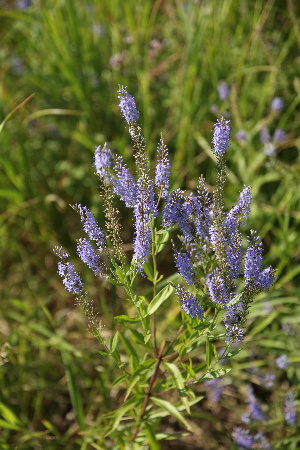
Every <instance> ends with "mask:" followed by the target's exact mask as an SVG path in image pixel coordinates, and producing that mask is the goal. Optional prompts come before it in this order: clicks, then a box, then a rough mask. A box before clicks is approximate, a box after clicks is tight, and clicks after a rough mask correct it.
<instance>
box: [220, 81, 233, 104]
mask: <svg viewBox="0 0 300 450" xmlns="http://www.w3.org/2000/svg"><path fill="white" fill-rule="evenodd" d="M218 93H219V98H220V100H225V99H226V98H227V97H228V95H229V94H230V89H229V86H228V84H227V83H226V81H220V83H219V84H218Z"/></svg>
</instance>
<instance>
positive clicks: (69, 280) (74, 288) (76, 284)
mask: <svg viewBox="0 0 300 450" xmlns="http://www.w3.org/2000/svg"><path fill="white" fill-rule="evenodd" d="M57 267H58V273H59V275H60V276H61V277H62V282H63V285H64V286H65V288H66V290H67V291H68V292H70V293H71V294H76V295H80V294H82V291H83V287H84V285H83V282H82V280H81V278H80V275H79V274H78V273H77V272H76V270H75V267H74V265H73V264H71V263H70V262H66V263H64V262H61V261H59V263H58V264H57Z"/></svg>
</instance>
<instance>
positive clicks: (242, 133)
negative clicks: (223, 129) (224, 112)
mask: <svg viewBox="0 0 300 450" xmlns="http://www.w3.org/2000/svg"><path fill="white" fill-rule="evenodd" d="M235 137H236V138H237V139H238V140H239V141H245V142H246V141H247V136H246V133H245V131H244V130H239V131H238V132H237V133H236V135H235Z"/></svg>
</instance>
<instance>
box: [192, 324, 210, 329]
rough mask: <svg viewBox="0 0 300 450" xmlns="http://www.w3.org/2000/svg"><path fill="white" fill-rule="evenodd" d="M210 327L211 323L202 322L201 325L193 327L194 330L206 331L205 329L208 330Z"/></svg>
mask: <svg viewBox="0 0 300 450" xmlns="http://www.w3.org/2000/svg"><path fill="white" fill-rule="evenodd" d="M209 326H210V323H209V322H201V323H199V325H196V326H195V327H193V330H200V331H201V330H205V328H208V327H209Z"/></svg>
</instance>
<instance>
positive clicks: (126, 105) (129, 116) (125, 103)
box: [118, 86, 140, 124]
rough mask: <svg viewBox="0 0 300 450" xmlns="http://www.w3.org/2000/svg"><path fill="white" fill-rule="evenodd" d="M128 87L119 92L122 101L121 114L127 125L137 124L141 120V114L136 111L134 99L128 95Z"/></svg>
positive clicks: (120, 104) (120, 105) (120, 103)
mask: <svg viewBox="0 0 300 450" xmlns="http://www.w3.org/2000/svg"><path fill="white" fill-rule="evenodd" d="M126 89H127V86H125V87H124V88H123V87H121V89H119V90H118V94H120V95H118V97H119V99H120V102H119V107H120V110H121V114H122V116H123V117H124V119H125V121H126V122H127V123H129V124H130V123H133V122H136V121H137V120H138V118H139V115H140V113H139V112H138V110H137V109H136V104H135V100H134V98H133V97H132V96H131V95H130V94H128V93H127V90H126Z"/></svg>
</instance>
